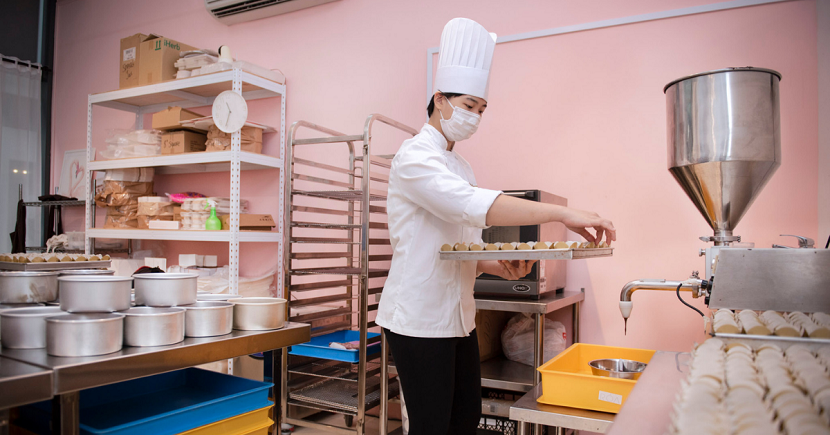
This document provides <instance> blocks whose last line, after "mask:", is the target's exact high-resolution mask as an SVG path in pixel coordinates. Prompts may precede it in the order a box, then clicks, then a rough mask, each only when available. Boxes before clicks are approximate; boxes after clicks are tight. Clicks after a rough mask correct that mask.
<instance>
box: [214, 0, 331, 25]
mask: <svg viewBox="0 0 830 435" xmlns="http://www.w3.org/2000/svg"><path fill="white" fill-rule="evenodd" d="M334 1H338V0H205V8H206V9H207V11H208V12H210V14H211V15H213V16H214V17H215V18H216V19H218V20H219V21H220V22H222V23H224V24H227V25H231V24H236V23H242V22H245V21H253V20H258V19H260V18H266V17H272V16H274V15H282V14H287V13H289V12H294V11H297V10H300V9H306V8H310V7H313V6H317V5H321V4H323V3H331V2H334Z"/></svg>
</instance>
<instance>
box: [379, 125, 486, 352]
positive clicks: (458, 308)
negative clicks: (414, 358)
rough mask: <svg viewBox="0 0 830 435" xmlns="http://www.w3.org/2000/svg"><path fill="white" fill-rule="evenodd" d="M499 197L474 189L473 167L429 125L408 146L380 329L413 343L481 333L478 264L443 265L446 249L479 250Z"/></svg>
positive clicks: (395, 188) (395, 189)
mask: <svg viewBox="0 0 830 435" xmlns="http://www.w3.org/2000/svg"><path fill="white" fill-rule="evenodd" d="M499 194H501V192H500V191H497V190H488V189H481V188H479V187H476V180H475V176H474V175H473V169H472V168H471V167H470V164H469V163H467V161H466V160H464V158H462V157H461V156H460V155H458V153H455V152H453V151H447V140H446V138H444V135H442V134H441V133H439V132H438V130H436V129H435V128H434V127H432V126H431V125H429V124H425V125H424V126H423V128H421V131H420V133H418V134H417V135H416V136H414V137H413V138H412V139H409V140H406V141H404V143H403V145H401V148H400V150H398V152H397V154H396V155H395V158H394V159H393V160H392V168H391V169H390V172H389V192H388V196H387V202H386V205H387V213H388V221H389V236H390V239H391V243H392V265H391V267H390V269H389V276H388V277H387V279H386V284H385V285H384V287H383V295H382V297H381V300H380V306H379V308H378V315H377V319H376V322H377V324H378V325H380V326H383V327H384V328H386V329H389V330H391V331H392V332H394V333H396V334H401V335H406V336H410V337H466V336H468V335H469V334H470V332H472V330H473V329H474V328H475V311H476V307H475V300H474V299H473V285H474V284H475V278H476V263H477V262H476V261H448V260H441V259H440V258H439V255H438V252H439V250H440V249H441V245H443V244H445V243H449V244H455V243H460V242H463V243H467V244H469V243H481V229H482V228H487V225H486V224H485V222H486V217H487V211H488V210H489V209H490V206H491V205H492V204H493V201H495V200H496V197H497V196H499Z"/></svg>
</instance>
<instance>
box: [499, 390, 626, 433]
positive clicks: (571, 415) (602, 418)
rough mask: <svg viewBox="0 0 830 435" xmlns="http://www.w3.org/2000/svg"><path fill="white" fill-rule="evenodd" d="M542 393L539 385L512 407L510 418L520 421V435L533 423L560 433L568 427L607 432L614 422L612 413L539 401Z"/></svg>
mask: <svg viewBox="0 0 830 435" xmlns="http://www.w3.org/2000/svg"><path fill="white" fill-rule="evenodd" d="M541 395H542V386H541V385H537V386H535V387H533V389H532V390H530V391H529V392H528V393H527V394H525V395H524V397H522V398H521V399H519V400H518V401H517V402H516V403H514V404H513V406H511V407H510V419H511V420H516V421H518V422H519V435H524V434H526V433H527V428H528V426H529V425H530V424H531V423H533V424H543V425H545V426H552V427H556V428H557V432H556V433H557V434H558V433H560V430H564V429H566V428H567V429H575V430H586V431H590V432H600V433H605V432H607V431H608V428H610V427H611V423H613V422H614V417H615V415H614V414H611V413H607V412H599V411H590V410H587V409H579V408H568V407H566V406H554V405H545V404H543V403H539V402H537V401H536V400H537V399H538V398H539V396H541Z"/></svg>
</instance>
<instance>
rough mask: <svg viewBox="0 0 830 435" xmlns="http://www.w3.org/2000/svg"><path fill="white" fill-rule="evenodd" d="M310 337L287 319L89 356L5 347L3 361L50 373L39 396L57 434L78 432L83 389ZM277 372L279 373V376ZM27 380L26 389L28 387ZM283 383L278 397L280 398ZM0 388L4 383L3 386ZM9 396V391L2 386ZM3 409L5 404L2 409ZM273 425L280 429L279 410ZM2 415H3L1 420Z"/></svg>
mask: <svg viewBox="0 0 830 435" xmlns="http://www.w3.org/2000/svg"><path fill="white" fill-rule="evenodd" d="M310 339H311V326H309V325H308V324H305V323H287V324H286V325H285V327H284V328H282V329H277V330H270V331H233V332H231V333H230V334H227V335H221V336H218V337H203V338H186V339H185V340H184V341H183V342H181V343H177V344H173V345H170V346H158V347H125V348H123V349H122V350H120V351H118V352H115V353H111V354H107V355H99V356H90V357H72V358H64V357H54V356H49V355H47V354H46V349H26V350H22V349H21V350H15V349H2V351H0V352H1V353H0V361H7V360H13V361H15V362H18V363H25V364H27V365H30V366H36V367H37V368H39V369H41V370H43V371H44V372H47V373H49V374H50V384H49V385H50V387H51V391H49V393H50V394H49V395H48V396H46V397H42V398H39V399H38V400H43V399H48V398H50V397H52V395H53V394H54V398H53V400H52V429H53V433H60V434H63V435H77V434H79V433H80V429H79V422H80V395H79V391H80V390H84V389H87V388H93V387H99V386H102V385H107V384H112V383H115V382H121V381H128V380H131V379H136V378H141V377H144V376H150V375H155V374H159V373H165V372H169V371H172V370H179V369H184V368H188V367H193V366H196V365H199V364H205V363H209V362H214V361H220V360H223V359H228V358H234V357H237V356H243V355H249V354H253V353H257V352H266V351H272V350H277V349H282V348H285V347H288V346H292V345H295V344H299V343H305V342H307V341H309V340H310ZM279 361H280V357H279V356H278V355H275V356H274V358H272V362H273V367H272V370H273V373H276V374H279V373H280V371H279ZM277 376H279V375H277ZM27 385H29V384H28V383H26V384H25V385H24V388H28V387H27ZM279 385H280V384H279V381H278V380H276V382H275V387H274V390H275V393H276V394H275V396H276V397H278V396H279ZM0 386H3V385H2V384H0ZM3 392H4V394H3V396H5V389H3ZM0 409H2V407H0ZM276 415H277V418H276V419H275V422H274V425H273V427H272V429H275V428H277V427H279V425H280V422H279V413H277V414H276ZM2 419H4V414H3V413H0V420H2Z"/></svg>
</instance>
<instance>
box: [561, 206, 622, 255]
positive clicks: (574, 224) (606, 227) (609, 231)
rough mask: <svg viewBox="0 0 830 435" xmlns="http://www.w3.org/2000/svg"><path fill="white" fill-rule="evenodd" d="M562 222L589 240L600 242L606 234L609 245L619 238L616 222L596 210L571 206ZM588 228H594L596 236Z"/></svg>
mask: <svg viewBox="0 0 830 435" xmlns="http://www.w3.org/2000/svg"><path fill="white" fill-rule="evenodd" d="M562 223H563V224H565V226H566V227H568V229H569V230H571V231H573V232H575V233H577V234H579V235H580V236H582V237H584V238H585V240H587V241H589V242H593V243H596V244H599V242H601V241H602V236H603V235H605V241H606V243H608V245H609V246H610V245H611V242H613V241H615V240H617V230H616V229H614V224H613V223H612V222H611V221H610V220H608V219H604V218H602V217H600V215H598V214H596V213H594V212H590V211H583V210H577V209H574V208H569V209H567V212H566V213H565V216H564V217H563V219H562ZM588 228H593V229H594V230H595V231H596V236H594V235H593V234H591V233H590V232H588Z"/></svg>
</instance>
